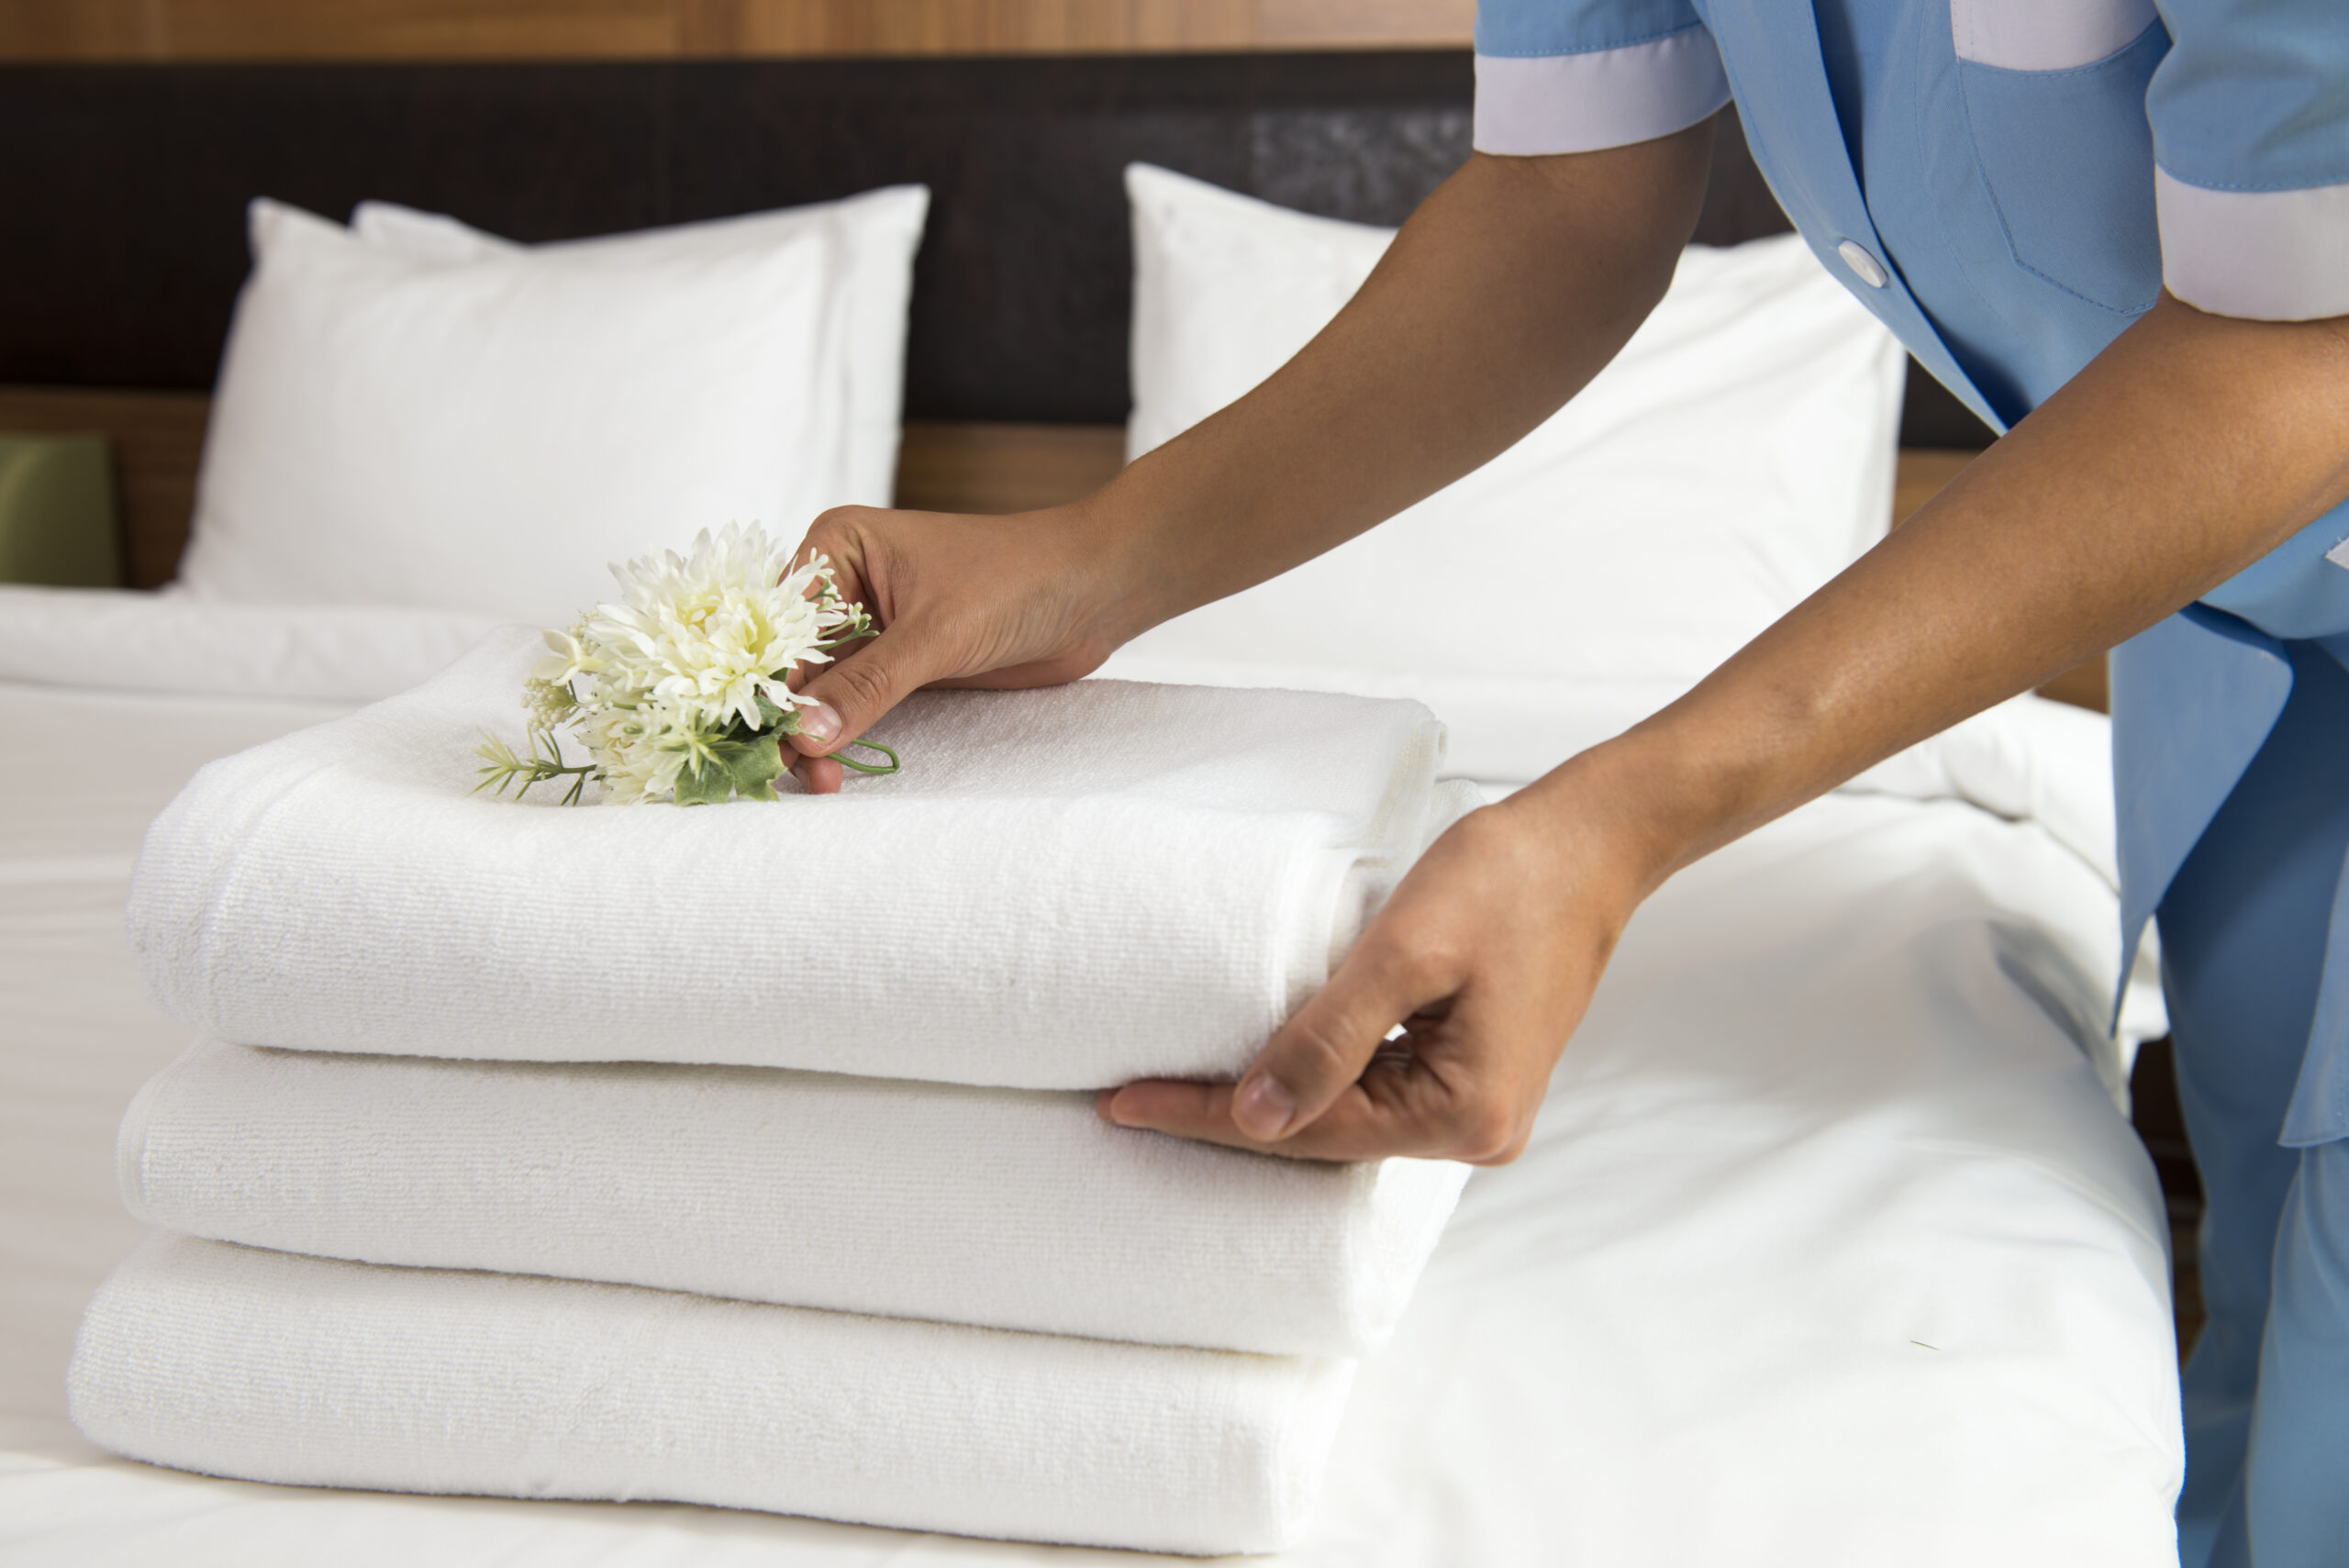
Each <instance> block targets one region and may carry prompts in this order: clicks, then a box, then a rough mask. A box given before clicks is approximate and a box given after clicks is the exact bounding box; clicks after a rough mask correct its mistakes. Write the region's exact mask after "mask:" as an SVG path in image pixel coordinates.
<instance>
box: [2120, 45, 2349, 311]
mask: <svg viewBox="0 0 2349 1568" xmlns="http://www.w3.org/2000/svg"><path fill="white" fill-rule="evenodd" d="M2155 4H2156V5H2157V6H2158V7H2159V8H2160V11H2161V15H2162V20H2163V21H2164V22H2165V24H2166V25H2167V26H2168V28H2169V34H2170V39H2171V47H2170V51H2169V54H2168V55H2167V56H2166V57H2165V59H2164V60H2163V61H2162V63H2161V65H2160V67H2159V68H2158V69H2157V70H2155V71H2154V78H2153V83H2152V84H2151V86H2149V87H2148V88H2147V90H2146V94H2145V113H2146V117H2147V118H2148V119H2149V120H2151V121H2152V123H2153V128H2154V206H2155V210H2156V211H2157V213H2158V214H2159V217H2160V223H2161V236H2162V281H2163V282H2164V283H2165V284H2167V285H2168V287H2169V291H2170V292H2171V293H2172V294H2174V295H2177V297H2178V298H2180V299H2182V300H2184V301H2186V303H2187V304H2188V305H2192V306H2199V308H2201V309H2204V310H2208V311H2211V312H2214V313H2216V314H2218V315H2221V316H2240V317H2256V318H2259V319H2262V320H2268V321H2307V320H2314V319H2317V318H2321V317H2332V316H2344V315H2349V6H2344V5H2343V0H2155Z"/></svg>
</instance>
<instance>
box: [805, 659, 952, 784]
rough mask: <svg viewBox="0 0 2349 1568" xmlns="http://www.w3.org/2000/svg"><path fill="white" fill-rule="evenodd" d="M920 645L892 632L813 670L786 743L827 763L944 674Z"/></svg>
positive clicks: (806, 754)
mask: <svg viewBox="0 0 2349 1568" xmlns="http://www.w3.org/2000/svg"><path fill="white" fill-rule="evenodd" d="M934 664H935V661H934V659H933V658H932V656H931V655H930V651H929V649H928V648H927V646H926V645H925V644H924V642H923V641H922V639H918V638H915V637H910V636H908V635H907V633H906V632H904V631H902V630H897V629H895V628H892V629H890V630H888V631H885V632H883V633H882V634H881V635H880V636H878V637H876V638H874V639H872V640H871V641H869V642H866V643H864V644H863V645H861V646H859V647H858V648H856V649H855V651H853V652H852V653H850V654H849V655H848V656H847V657H845V658H842V659H840V660H838V661H836V662H833V663H830V664H822V665H818V667H817V672H816V673H815V674H814V675H812V676H810V677H809V678H808V680H807V684H805V685H803V686H801V687H800V688H799V697H800V706H799V708H798V715H799V730H798V733H796V734H795V735H793V736H792V737H790V740H791V744H792V747H793V748H794V749H795V750H796V751H798V752H799V753H800V754H801V755H803V756H808V757H827V756H829V755H831V753H833V752H834V751H839V750H840V749H841V746H843V745H844V744H846V743H847V742H849V741H851V740H855V739H856V738H857V737H858V736H860V735H862V734H863V733H864V732H865V731H866V730H867V729H870V728H872V727H873V726H874V725H875V724H877V723H879V722H880V720H881V716H882V715H883V714H885V713H887V712H888V711H889V710H890V709H891V708H893V707H895V706H897V705H898V704H899V703H900V702H903V701H904V700H905V698H906V696H907V694H908V693H910V692H912V691H915V690H916V689H918V688H919V687H921V686H924V685H927V684H930V682H931V681H934V680H936V679H937V678H938V677H939V676H940V675H941V674H944V673H946V672H945V671H943V670H940V669H937V668H935V667H934Z"/></svg>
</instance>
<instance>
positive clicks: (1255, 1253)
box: [117, 1041, 1467, 1356]
mask: <svg viewBox="0 0 2349 1568" xmlns="http://www.w3.org/2000/svg"><path fill="white" fill-rule="evenodd" d="M117 1168H118V1170H119V1173H120V1176H121V1181H122V1193H123V1201H124V1203H125V1204H126V1205H127V1206H128V1207H129V1209H130V1212H131V1213H132V1214H134V1215H137V1216H138V1217H139V1218H142V1219H144V1220H147V1221H148V1222H149V1223H150V1224H154V1225H160V1226H163V1227H166V1228H168V1229H173V1230H181V1231H185V1232H188V1233H189V1234H191V1235H196V1236H207V1237H211V1238H213V1239H214V1240H222V1241H242V1242H246V1243H249V1244H250V1245H253V1246H258V1247H273V1248H277V1249H279V1250H281V1251H289V1252H308V1253H315V1254H317V1255H319V1256H322V1257H331V1258H351V1259H357V1260H360V1261H362V1262H374V1263H406V1264H411V1265H417V1266H424V1267H437V1268H458V1269H493V1270H496V1271H499V1272H502V1273H539V1274H556V1275H561V1276H564V1277H567V1278H573V1279H595V1280H607V1281H611V1282H614V1283H617V1284H641V1285H657V1286H660V1287H662V1288H663V1289H668V1290H688V1291H696V1292H700V1293H702V1294H704V1295H708V1296H737V1297H740V1298H742V1299H744V1300H748V1301H766V1302H782V1303H785V1304H788V1305H791V1306H796V1307H829V1308H832V1309H834V1310H838V1311H845V1312H867V1313H881V1314H885V1315H888V1316H891V1317H899V1318H937V1319H940V1320H941V1321H952V1322H957V1323H975V1324H980V1325H984V1326H985V1327H989V1328H996V1329H1031V1330H1036V1331H1039V1332H1044V1333H1058V1334H1085V1335H1091V1336H1095V1337H1097V1338H1101V1339H1109V1340H1139V1341H1141V1342H1143V1343H1148V1344H1172V1345H1201V1346H1207V1347H1209V1348H1213V1349H1219V1350H1236V1351H1272V1352H1278V1353H1283V1354H1292V1355H1333V1356H1346V1355H1360V1354H1362V1353H1364V1351H1368V1350H1370V1349H1373V1348H1375V1346H1376V1345H1378V1344H1379V1343H1381V1342H1383V1341H1384V1340H1386V1335H1387V1333H1388V1331H1389V1330H1390V1329H1392V1328H1393V1326H1394V1323H1395V1319H1396V1318H1397V1317H1398V1316H1399V1315H1400V1314H1401V1312H1402V1309H1403V1306H1404V1303H1405V1301H1406V1300H1407V1299H1408V1296H1409V1295H1410V1292H1411V1288H1412V1286H1413V1284H1415V1283H1416V1282H1417V1281H1418V1279H1419V1271H1420V1269H1421V1267H1422V1266H1424V1264H1425V1263H1426V1262H1427V1258H1428V1254H1429V1253H1430V1252H1431V1251H1433V1249H1434V1246H1435V1242H1436V1239H1437V1236H1438V1235H1439V1234H1440V1233H1441V1231H1442V1228H1443V1224H1444V1221H1445V1219H1446V1218H1448V1217H1449V1215H1450V1214H1451V1212H1452V1207H1453V1203H1454V1202H1455V1201H1456V1200H1457V1198H1458V1196H1459V1194H1460V1188H1461V1186H1462V1184H1463V1183H1464V1181H1465V1179H1466V1176H1467V1168H1466V1167H1465V1166H1462V1165H1457V1164H1453V1163H1450V1162H1439V1161H1421V1160H1390V1161H1386V1162H1383V1163H1379V1164H1369V1165H1329V1164H1317V1163H1306V1162H1295V1161H1287V1160H1275V1159H1270V1158H1267V1157H1265V1156H1263V1155H1257V1154H1247V1153H1242V1152H1240V1151H1236V1150H1230V1149H1219V1148H1213V1147H1210V1146H1208V1145H1204V1144H1197V1143H1187V1142H1184V1141H1181V1140H1175V1139H1171V1138H1165V1137H1162V1136H1160V1135H1159V1134H1156V1133H1150V1132H1140V1131H1136V1130H1133V1129H1124V1128H1114V1127H1109V1126H1108V1125H1106V1124H1104V1123H1103V1122H1102V1121H1101V1119H1100V1118H1098V1117H1097V1116H1096V1115H1094V1112H1093V1104H1092V1099H1091V1097H1090V1096H1089V1095H1083V1094H1072V1093H1066V1092H1051V1091H1038V1090H1030V1089H972V1088H961V1087H953V1086H947V1085H941V1084H907V1083H901V1082H895V1081H891V1080H887V1079H878V1078H851V1077H846V1076H843V1075H841V1074H837V1073H788V1072H779V1071H775V1070H774V1069H765V1068H746V1067H674V1066H661V1065H651V1064H644V1063H611V1062H602V1063H590V1064H584V1065H579V1066H561V1065H554V1064H551V1063H543V1062H436V1061H430V1060H425V1059H420V1058H416V1057H391V1056H359V1055H350V1054H340V1055H328V1054H318V1053H311V1052H306V1051H270V1050H256V1049H253V1048H250V1047H247V1046H237V1045H221V1044H217V1043H213V1042H208V1041H207V1042H203V1043H199V1044H197V1045H196V1046H195V1047H193V1048H192V1049H190V1050H189V1051H188V1052H187V1053H186V1054H185V1055H184V1056H182V1057H181V1058H180V1059H179V1061H177V1062H174V1063H173V1064H172V1065H171V1066H170V1067H168V1068H166V1069H164V1071H163V1072H162V1073H160V1074H158V1075H157V1076H156V1077H155V1078H153V1079H152V1080H150V1082H149V1083H148V1084H147V1086H146V1087H145V1088H144V1089H142V1090H140V1091H139V1096H138V1098H137V1099H135V1100H133V1101H132V1102H131V1106H130V1111H129V1114H128V1116H126V1117H125V1118H124V1119H123V1124H122V1136H121V1139H120V1141H119V1142H118V1144H117Z"/></svg>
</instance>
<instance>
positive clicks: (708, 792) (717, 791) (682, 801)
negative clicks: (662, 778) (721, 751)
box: [677, 741, 734, 806]
mask: <svg viewBox="0 0 2349 1568" xmlns="http://www.w3.org/2000/svg"><path fill="white" fill-rule="evenodd" d="M724 744H725V742H724V741H720V742H718V745H719V746H722V745H724ZM710 751H711V755H710V756H709V757H708V758H707V759H705V760H704V761H703V762H702V763H701V765H700V766H699V767H696V766H695V765H694V764H693V763H691V762H688V763H686V764H685V766H684V767H682V768H680V769H678V770H677V804H678V805H679V806H716V805H717V804H718V802H720V801H722V800H724V799H725V798H726V797H727V796H728V795H731V794H733V793H734V781H733V780H732V779H730V778H729V777H727V776H726V768H725V766H724V764H723V763H721V762H718V757H717V751H718V747H717V746H713V747H711V748H710Z"/></svg>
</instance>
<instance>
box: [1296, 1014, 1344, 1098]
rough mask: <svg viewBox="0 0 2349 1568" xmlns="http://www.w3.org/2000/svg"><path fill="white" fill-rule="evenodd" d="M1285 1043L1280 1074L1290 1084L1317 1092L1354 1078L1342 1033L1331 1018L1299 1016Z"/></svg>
mask: <svg viewBox="0 0 2349 1568" xmlns="http://www.w3.org/2000/svg"><path fill="white" fill-rule="evenodd" d="M1282 1043H1283V1045H1284V1047H1285V1049H1284V1050H1283V1051H1282V1052H1281V1064H1280V1077H1281V1079H1282V1081H1283V1082H1285V1083H1286V1084H1288V1085H1289V1087H1290V1088H1292V1089H1295V1090H1300V1091H1303V1092H1304V1093H1306V1094H1308V1095H1314V1094H1319V1092H1321V1091H1324V1090H1327V1089H1330V1088H1333V1087H1341V1086H1342V1085H1344V1084H1348V1083H1351V1082H1353V1077H1354V1072H1353V1063H1352V1062H1351V1061H1350V1060H1349V1058H1348V1055H1347V1051H1346V1048H1345V1044H1344V1040H1343V1037H1342V1036H1341V1035H1340V1034H1338V1033H1337V1032H1335V1030H1334V1029H1332V1027H1331V1025H1330V1021H1329V1020H1325V1019H1320V1018H1299V1019H1297V1022H1296V1024H1295V1025H1294V1026H1293V1027H1292V1028H1291V1029H1290V1032H1289V1036H1288V1038H1287V1040H1285V1041H1283V1042H1282Z"/></svg>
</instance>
